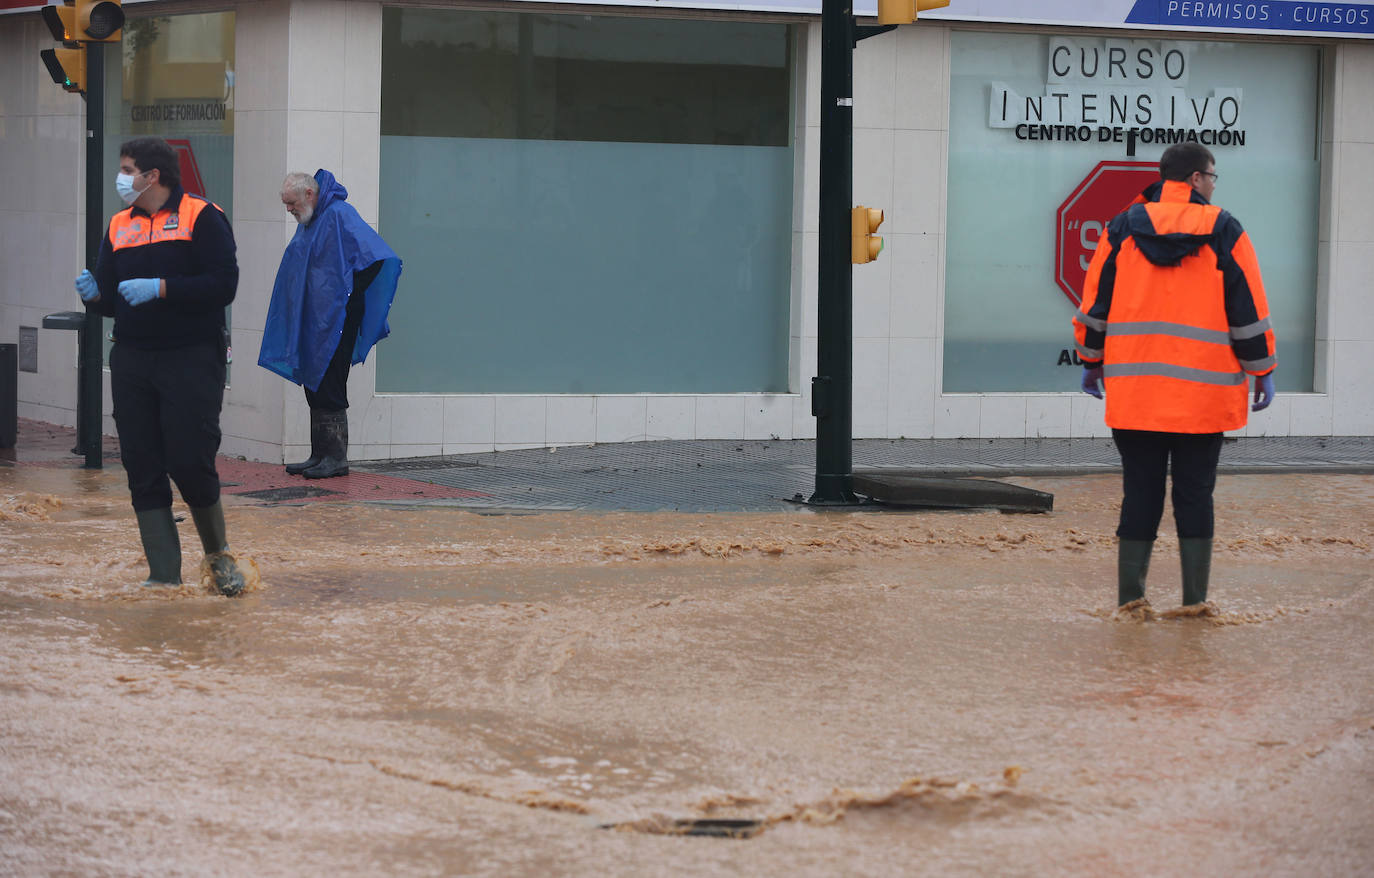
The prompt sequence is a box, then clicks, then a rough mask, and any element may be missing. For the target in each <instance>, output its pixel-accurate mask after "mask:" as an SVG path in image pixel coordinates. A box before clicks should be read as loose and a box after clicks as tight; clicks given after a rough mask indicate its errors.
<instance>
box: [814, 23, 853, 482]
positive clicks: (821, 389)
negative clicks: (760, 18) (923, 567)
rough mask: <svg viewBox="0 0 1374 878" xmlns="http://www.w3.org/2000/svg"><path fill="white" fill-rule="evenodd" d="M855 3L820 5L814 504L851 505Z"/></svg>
mask: <svg viewBox="0 0 1374 878" xmlns="http://www.w3.org/2000/svg"><path fill="white" fill-rule="evenodd" d="M853 86H854V16H853V12H852V0H822V2H821V167H820V218H819V220H820V254H819V264H818V283H819V288H818V290H817V309H816V311H817V314H816V320H817V323H816V377H814V378H813V379H811V414H812V415H814V416H815V418H816V491H815V493H814V494H812V495H811V499H810V501H809V502H810V503H813V504H818V505H837V504H851V503H854V502H856V498H855V496H854V472H853V469H854V466H853V457H852V453H851V449H850V443H851V441H852V438H853V437H852V433H853V421H854V412H853V384H854V376H853V364H854V331H853V328H854V288H853V275H852V265H851V263H850V252H849V251H850V245H849V235H850V229H849V207H850V202H851V201H852V198H853V192H854V88H853Z"/></svg>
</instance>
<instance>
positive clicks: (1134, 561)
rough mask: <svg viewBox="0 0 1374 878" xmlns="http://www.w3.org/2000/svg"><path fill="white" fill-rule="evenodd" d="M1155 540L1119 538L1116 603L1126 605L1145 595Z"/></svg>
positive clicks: (1120, 605)
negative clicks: (1146, 578) (1146, 575)
mask: <svg viewBox="0 0 1374 878" xmlns="http://www.w3.org/2000/svg"><path fill="white" fill-rule="evenodd" d="M1154 547H1155V541H1154V540H1127V539H1119V540H1118V541H1117V547H1116V605H1117V606H1118V607H1124V606H1125V605H1126V604H1129V603H1130V602H1131V601H1138V600H1142V599H1144V597H1145V574H1146V573H1148V572H1149V571H1150V553H1151V552H1152V551H1154Z"/></svg>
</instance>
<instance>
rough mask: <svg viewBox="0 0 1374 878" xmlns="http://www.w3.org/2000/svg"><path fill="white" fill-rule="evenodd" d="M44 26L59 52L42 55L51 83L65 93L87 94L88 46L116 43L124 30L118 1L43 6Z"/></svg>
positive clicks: (86, 0) (65, 1)
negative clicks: (56, 44)
mask: <svg viewBox="0 0 1374 878" xmlns="http://www.w3.org/2000/svg"><path fill="white" fill-rule="evenodd" d="M42 15H43V23H44V24H46V25H47V26H48V30H49V31H51V32H52V38H53V39H54V40H57V41H58V42H59V43H61V44H62V48H60V49H44V50H43V51H42V52H40V53H39V55H40V56H41V57H42V58H43V65H44V66H45V67H47V68H48V75H49V76H51V77H52V81H53V82H55V83H57V84H58V85H60V86H62V88H63V89H64V90H66V91H70V92H79V93H81V94H85V92H86V43H96V42H99V43H112V42H117V41H118V40H119V38H120V36H121V30H122V28H123V27H124V8H123V7H122V6H120V4H119V0H63V3H62V4H61V5H60V6H44V7H43V10H42Z"/></svg>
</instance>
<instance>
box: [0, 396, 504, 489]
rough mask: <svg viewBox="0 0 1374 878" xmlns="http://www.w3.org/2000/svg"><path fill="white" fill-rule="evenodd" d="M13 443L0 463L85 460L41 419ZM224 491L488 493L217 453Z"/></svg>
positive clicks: (109, 444) (110, 451) (114, 447)
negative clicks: (312, 474)
mask: <svg viewBox="0 0 1374 878" xmlns="http://www.w3.org/2000/svg"><path fill="white" fill-rule="evenodd" d="M18 434H19V435H18V442H17V443H16V446H15V447H14V448H5V449H0V461H9V462H11V463H12V465H16V466H40V467H53V468H61V469H67V468H71V469H75V468H78V467H80V466H82V465H84V464H85V462H86V459H85V458H84V457H82V456H80V455H76V454H73V453H72V447H73V446H75V445H76V430H74V429H72V428H71V427H62V426H58V425H56V424H48V423H44V422H42V421H31V420H28V419H26V418H20V419H19V430H18ZM101 452H102V455H103V457H104V459H105V462H106V464H107V465H108V464H115V465H117V464H118V463H119V441H118V440H117V439H115V438H114V437H112V436H106V437H104V442H103V447H102V449H101ZM215 467H216V468H217V469H218V470H219V478H220V482H221V483H222V484H223V486H224V487H223V493H225V494H229V495H231V496H234V497H237V498H240V499H243V500H251V501H256V502H258V503H260V504H262V505H268V506H270V505H276V504H279V503H291V504H296V503H331V502H332V503H340V502H343V503H356V502H359V501H368V500H390V501H394V500H452V499H459V498H483V497H490V496H491V495H490V494H483V493H481V492H479V491H466V490H463V489H462V488H450V487H447V486H444V485H432V484H430V483H429V482H421V481H416V480H415V479H403V478H399V477H397V476H386V475H375V474H373V473H349V474H348V475H346V476H338V477H336V478H332V479H306V478H304V477H302V476H288V475H287V474H286V470H285V468H284V467H282V465H281V464H279V463H256V462H254V461H251V460H239V459H238V458H235V457H226V456H224V455H223V454H221V455H219V457H218V458H216V460H215Z"/></svg>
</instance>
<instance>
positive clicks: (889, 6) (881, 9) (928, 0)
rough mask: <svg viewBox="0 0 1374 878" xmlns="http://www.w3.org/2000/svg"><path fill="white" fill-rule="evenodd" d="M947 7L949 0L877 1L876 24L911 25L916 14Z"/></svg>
mask: <svg viewBox="0 0 1374 878" xmlns="http://www.w3.org/2000/svg"><path fill="white" fill-rule="evenodd" d="M948 5H949V0H878V24H911V23H912V22H913V21H915V20H916V16H917V14H918V13H921V12H927V11H929V10H931V9H939V8H941V7H944V6H948Z"/></svg>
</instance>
